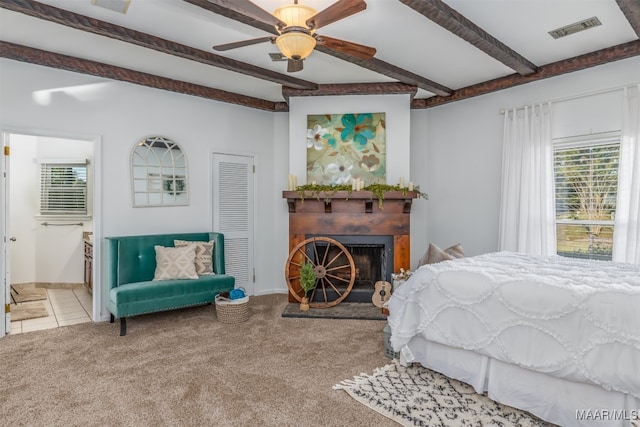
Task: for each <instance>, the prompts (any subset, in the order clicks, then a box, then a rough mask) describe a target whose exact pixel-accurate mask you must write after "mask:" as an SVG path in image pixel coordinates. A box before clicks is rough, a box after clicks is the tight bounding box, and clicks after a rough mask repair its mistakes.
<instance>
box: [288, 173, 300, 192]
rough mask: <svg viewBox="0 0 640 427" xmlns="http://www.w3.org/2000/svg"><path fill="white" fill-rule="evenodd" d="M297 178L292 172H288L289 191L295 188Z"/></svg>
mask: <svg viewBox="0 0 640 427" xmlns="http://www.w3.org/2000/svg"><path fill="white" fill-rule="evenodd" d="M297 180H298V179H297V178H296V176H295V175H294V174H291V173H290V174H289V184H288V188H289V191H293V190H295V189H296V187H297V186H298V183H297Z"/></svg>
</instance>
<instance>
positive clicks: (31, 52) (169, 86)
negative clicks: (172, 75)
mask: <svg viewBox="0 0 640 427" xmlns="http://www.w3.org/2000/svg"><path fill="white" fill-rule="evenodd" d="M0 57H2V58H8V59H13V60H16V61H21V62H28V63H31V64H37V65H43V66H45V67H51V68H57V69H59V70H66V71H73V72H76V73H83V74H89V75H92V76H97V77H104V78H107V79H113V80H119V81H123V82H127V83H133V84H138V85H142V86H148V87H152V88H155V89H163V90H168V91H171V92H177V93H182V94H186V95H193V96H198V97H201V98H207V99H213V100H215V101H221V102H227V103H230V104H236V105H242V106H244V107H251V108H257V109H259V110H266V111H276V105H275V104H276V103H275V102H272V101H267V100H264V99H259V98H254V97H251V96H247V95H240V94H237V93H232V92H227V91H224V90H220V89H214V88H210V87H207V86H202V85H197V84H194V83H187V82H183V81H179V80H174V79H169V78H166V77H160V76H156V75H153V74H148V73H143V72H140V71H135V70H131V69H128V68H123V67H117V66H114V65H109V64H104V63H101V62H96V61H90V60H88V59H82V58H76V57H73V56H68V55H62V54H59V53H53V52H48V51H45V50H40V49H35V48H32V47H28V46H22V45H19V44H15V43H10V42H5V41H0ZM279 108H280V107H279Z"/></svg>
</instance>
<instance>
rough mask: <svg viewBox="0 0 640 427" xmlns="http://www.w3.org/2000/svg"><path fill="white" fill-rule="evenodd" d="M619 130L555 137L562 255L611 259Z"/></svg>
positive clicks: (559, 233) (559, 250) (558, 233)
mask: <svg viewBox="0 0 640 427" xmlns="http://www.w3.org/2000/svg"><path fill="white" fill-rule="evenodd" d="M619 157H620V135H619V134H618V133H610V134H599V135H588V136H582V137H574V138H563V139H561V140H554V170H555V188H556V238H557V247H558V255H564V256H569V257H576V258H588V259H600V260H611V255H612V251H613V225H614V220H615V213H616V198H617V190H618V159H619Z"/></svg>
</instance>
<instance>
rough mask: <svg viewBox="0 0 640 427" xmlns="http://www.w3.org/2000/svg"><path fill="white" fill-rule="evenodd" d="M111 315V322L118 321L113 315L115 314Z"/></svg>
mask: <svg viewBox="0 0 640 427" xmlns="http://www.w3.org/2000/svg"><path fill="white" fill-rule="evenodd" d="M110 316H111V317H110V318H109V323H113V322H115V321H116V318H115V317H113V314H110Z"/></svg>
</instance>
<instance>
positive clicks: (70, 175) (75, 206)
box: [40, 163, 87, 215]
mask: <svg viewBox="0 0 640 427" xmlns="http://www.w3.org/2000/svg"><path fill="white" fill-rule="evenodd" d="M40 214H41V215H87V164H86V163H41V164H40Z"/></svg>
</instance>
